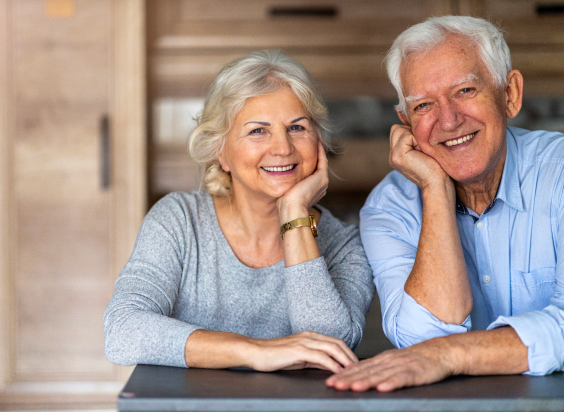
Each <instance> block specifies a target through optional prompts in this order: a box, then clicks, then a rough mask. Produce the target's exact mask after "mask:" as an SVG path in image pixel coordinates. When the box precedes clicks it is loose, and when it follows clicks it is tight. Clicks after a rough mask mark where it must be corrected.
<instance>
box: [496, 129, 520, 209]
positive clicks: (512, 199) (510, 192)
mask: <svg viewBox="0 0 564 412" xmlns="http://www.w3.org/2000/svg"><path fill="white" fill-rule="evenodd" d="M506 141H507V155H506V157H505V165H504V166H503V174H502V176H501V182H499V188H498V189H497V195H496V198H498V199H501V200H503V201H504V202H505V203H506V204H507V205H508V206H511V207H512V208H513V209H517V210H518V211H520V212H522V211H523V210H525V208H524V206H523V196H522V194H521V183H520V181H519V168H518V167H517V166H518V164H517V163H518V153H517V142H516V141H515V136H513V133H511V130H510V129H509V128H507V134H506Z"/></svg>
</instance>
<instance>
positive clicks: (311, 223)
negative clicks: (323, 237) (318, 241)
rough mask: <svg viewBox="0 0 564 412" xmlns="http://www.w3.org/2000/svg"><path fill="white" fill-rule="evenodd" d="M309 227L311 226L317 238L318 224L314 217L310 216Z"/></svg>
mask: <svg viewBox="0 0 564 412" xmlns="http://www.w3.org/2000/svg"><path fill="white" fill-rule="evenodd" d="M309 225H310V226H311V233H312V234H313V237H317V223H316V222H315V217H314V216H313V215H309Z"/></svg>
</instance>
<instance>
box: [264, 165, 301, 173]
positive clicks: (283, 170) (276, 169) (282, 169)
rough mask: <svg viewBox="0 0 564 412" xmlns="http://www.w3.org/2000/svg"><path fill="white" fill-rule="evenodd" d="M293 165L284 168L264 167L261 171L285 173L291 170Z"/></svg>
mask: <svg viewBox="0 0 564 412" xmlns="http://www.w3.org/2000/svg"><path fill="white" fill-rule="evenodd" d="M294 166H295V165H290V166H284V167H266V166H264V167H263V169H264V170H266V171H267V172H287V171H288V170H292V169H293V168H294Z"/></svg>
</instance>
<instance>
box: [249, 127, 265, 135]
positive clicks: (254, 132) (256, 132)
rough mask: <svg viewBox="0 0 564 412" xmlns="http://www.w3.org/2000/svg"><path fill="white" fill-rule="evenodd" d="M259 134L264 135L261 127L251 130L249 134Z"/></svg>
mask: <svg viewBox="0 0 564 412" xmlns="http://www.w3.org/2000/svg"><path fill="white" fill-rule="evenodd" d="M261 133H264V129H263V128H262V127H259V128H258V129H254V130H251V133H250V134H261Z"/></svg>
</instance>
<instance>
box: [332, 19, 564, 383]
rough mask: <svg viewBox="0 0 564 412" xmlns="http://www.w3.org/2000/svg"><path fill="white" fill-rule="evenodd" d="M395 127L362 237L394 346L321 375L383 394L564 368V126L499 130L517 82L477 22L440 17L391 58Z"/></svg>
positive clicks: (409, 36) (406, 37)
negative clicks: (462, 378)
mask: <svg viewBox="0 0 564 412" xmlns="http://www.w3.org/2000/svg"><path fill="white" fill-rule="evenodd" d="M387 68H388V75H389V77H390V79H391V81H392V83H393V85H394V86H395V88H396V90H397V92H398V95H399V102H400V104H399V106H398V108H397V111H398V115H399V117H400V119H401V121H402V123H403V125H402V126H400V125H396V126H394V127H393V128H392V130H391V133H390V146H391V152H390V164H391V165H392V167H393V168H394V169H395V170H396V171H394V172H392V173H390V174H389V175H388V176H387V177H386V178H385V179H384V180H383V181H382V182H381V183H380V184H379V185H378V186H377V187H376V188H375V189H374V191H373V192H372V193H371V194H370V196H369V198H368V200H367V202H366V205H365V206H364V208H363V209H362V211H361V235H362V241H363V244H364V247H365V249H366V253H367V256H368V259H369V260H370V264H371V266H372V270H373V274H374V282H375V284H376V287H377V289H378V293H379V295H380V299H381V304H382V314H383V318H384V320H383V326H384V330H385V332H386V335H387V336H388V338H389V339H390V340H391V341H392V342H393V343H394V345H395V346H396V347H398V348H400V349H394V350H391V351H387V352H384V353H382V354H379V355H378V356H376V357H374V358H371V359H368V360H365V361H363V362H360V363H358V364H355V365H354V366H352V367H349V368H347V369H345V370H344V371H343V372H341V373H339V374H337V375H333V376H332V377H330V378H329V379H327V385H329V386H332V387H334V388H336V389H342V390H344V389H352V390H356V391H362V390H366V389H369V388H376V389H377V390H380V391H390V390H393V389H397V388H400V387H403V386H412V385H422V384H428V383H432V382H436V381H439V380H442V379H444V378H445V377H447V376H449V375H455V374H469V375H482V374H518V373H527V374H532V375H543V374H548V373H551V372H553V371H555V370H563V369H564V202H563V197H564V138H563V137H564V135H562V134H560V133H554V132H544V131H537V132H531V131H527V130H523V129H516V128H511V127H507V119H508V118H509V119H510V118H513V117H515V116H516V115H517V113H518V112H519V110H520V109H521V101H522V93H523V77H522V75H521V73H519V72H518V71H516V70H512V68H511V57H510V54H509V49H508V47H507V44H506V43H505V41H504V39H503V36H502V34H501V33H500V32H499V30H498V29H497V28H495V27H494V26H493V25H492V24H490V23H488V22H487V21H485V20H481V19H475V18H471V17H455V16H445V17H438V18H432V19H429V20H427V21H425V22H423V23H420V24H418V25H415V26H413V27H411V28H409V29H408V30H406V31H405V32H404V33H402V34H401V35H400V36H399V37H398V38H397V39H396V41H395V42H394V44H393V46H392V48H391V50H390V52H389V53H388V57H387Z"/></svg>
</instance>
